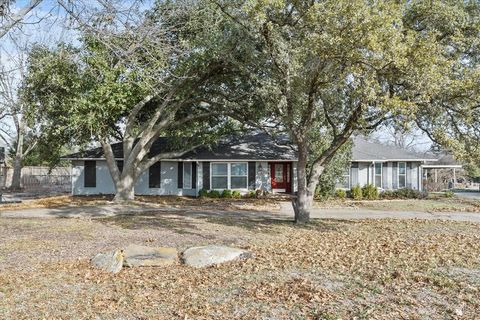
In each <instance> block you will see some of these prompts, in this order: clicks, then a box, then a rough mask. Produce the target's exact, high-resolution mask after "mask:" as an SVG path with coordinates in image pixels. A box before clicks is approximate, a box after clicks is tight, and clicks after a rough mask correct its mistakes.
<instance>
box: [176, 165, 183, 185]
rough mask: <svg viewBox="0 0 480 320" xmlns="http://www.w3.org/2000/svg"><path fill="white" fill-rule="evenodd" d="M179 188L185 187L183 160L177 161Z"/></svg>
mask: <svg viewBox="0 0 480 320" xmlns="http://www.w3.org/2000/svg"><path fill="white" fill-rule="evenodd" d="M177 164H178V169H177V188H178V189H183V162H177Z"/></svg>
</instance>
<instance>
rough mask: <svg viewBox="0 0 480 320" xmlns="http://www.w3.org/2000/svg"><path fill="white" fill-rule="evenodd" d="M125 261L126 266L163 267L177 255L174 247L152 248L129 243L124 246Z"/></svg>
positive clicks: (171, 262)
mask: <svg viewBox="0 0 480 320" xmlns="http://www.w3.org/2000/svg"><path fill="white" fill-rule="evenodd" d="M124 254H125V262H124V265H125V266H127V267H163V266H168V265H171V264H174V263H175V261H176V260H177V257H178V252H177V249H175V248H163V247H159V248H153V247H146V246H139V245H130V246H128V247H127V248H125V252H124Z"/></svg>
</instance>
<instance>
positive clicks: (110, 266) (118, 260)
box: [92, 250, 124, 273]
mask: <svg viewBox="0 0 480 320" xmlns="http://www.w3.org/2000/svg"><path fill="white" fill-rule="evenodd" d="M123 259H124V258H123V251H122V250H116V251H112V252H109V253H99V254H97V255H96V256H95V257H93V259H92V264H93V265H94V266H95V267H97V268H99V269H102V270H103V271H106V272H111V273H118V272H120V270H122V266H123Z"/></svg>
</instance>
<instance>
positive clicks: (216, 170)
mask: <svg viewBox="0 0 480 320" xmlns="http://www.w3.org/2000/svg"><path fill="white" fill-rule="evenodd" d="M211 185H212V189H228V164H227V163H212V184H211Z"/></svg>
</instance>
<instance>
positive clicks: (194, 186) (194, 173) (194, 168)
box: [192, 162, 197, 189]
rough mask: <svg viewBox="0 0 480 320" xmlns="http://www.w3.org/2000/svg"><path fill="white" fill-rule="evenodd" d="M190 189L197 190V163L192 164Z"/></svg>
mask: <svg viewBox="0 0 480 320" xmlns="http://www.w3.org/2000/svg"><path fill="white" fill-rule="evenodd" d="M192 189H197V163H196V162H192Z"/></svg>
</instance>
